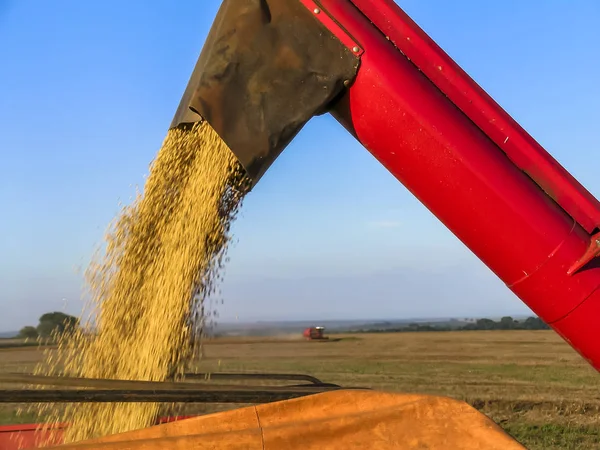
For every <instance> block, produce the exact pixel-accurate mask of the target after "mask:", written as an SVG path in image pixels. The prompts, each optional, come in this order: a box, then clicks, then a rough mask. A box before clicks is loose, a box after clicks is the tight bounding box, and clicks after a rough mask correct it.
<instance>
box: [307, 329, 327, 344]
mask: <svg viewBox="0 0 600 450" xmlns="http://www.w3.org/2000/svg"><path fill="white" fill-rule="evenodd" d="M302 335H303V336H304V338H305V339H306V340H308V341H325V340H327V339H329V337H327V336H325V328H324V327H310V328H307V329H306V330H304V333H302Z"/></svg>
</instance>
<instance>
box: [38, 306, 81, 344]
mask: <svg viewBox="0 0 600 450" xmlns="http://www.w3.org/2000/svg"><path fill="white" fill-rule="evenodd" d="M78 326H79V319H78V318H77V317H74V316H70V315H68V314H65V313H61V312H51V313H46V314H43V315H42V316H41V317H40V323H39V324H38V326H37V332H38V334H39V335H40V336H41V337H45V338H48V337H51V336H53V335H54V334H58V335H60V334H63V333H65V332H69V331H73V330H74V329H76V328H77V327H78Z"/></svg>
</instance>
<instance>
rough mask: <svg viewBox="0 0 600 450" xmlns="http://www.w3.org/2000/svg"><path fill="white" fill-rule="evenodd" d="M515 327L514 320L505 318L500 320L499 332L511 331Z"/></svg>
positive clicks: (508, 317)
mask: <svg viewBox="0 0 600 450" xmlns="http://www.w3.org/2000/svg"><path fill="white" fill-rule="evenodd" d="M513 328H516V327H515V319H513V318H512V317H510V316H506V317H503V318H501V319H500V329H501V330H512V329H513Z"/></svg>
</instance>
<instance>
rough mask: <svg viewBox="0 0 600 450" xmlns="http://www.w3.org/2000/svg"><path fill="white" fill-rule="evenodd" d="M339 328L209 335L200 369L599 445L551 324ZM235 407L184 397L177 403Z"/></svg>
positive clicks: (1, 355) (590, 385)
mask: <svg viewBox="0 0 600 450" xmlns="http://www.w3.org/2000/svg"><path fill="white" fill-rule="evenodd" d="M341 337H343V339H342V340H340V341H337V342H330V343H311V342H305V341H302V340H300V339H298V340H297V341H294V340H290V339H273V340H269V339H264V338H261V339H228V340H227V341H215V342H208V343H207V345H206V347H205V359H204V360H203V361H202V362H201V365H200V368H201V369H202V370H203V371H217V370H221V371H253V372H299V373H307V374H310V375H314V376H316V377H318V378H320V379H321V380H322V381H326V382H332V383H338V384H341V385H344V386H363V387H369V388H373V389H380V390H387V391H398V392H419V393H428V394H437V395H447V396H451V397H454V398H459V399H463V400H466V401H468V402H470V403H471V404H473V405H475V406H476V407H477V408H479V409H480V410H482V411H484V412H485V413H487V414H488V415H490V416H491V417H492V418H493V419H494V420H496V421H497V422H498V423H500V424H501V425H502V426H503V427H504V428H505V429H506V430H507V431H508V432H510V433H511V434H513V435H514V436H515V437H516V438H517V439H519V441H521V442H522V443H524V444H525V445H526V446H527V447H528V448H531V449H559V448H560V449H570V448H572V449H592V448H600V394H599V392H600V375H599V374H598V373H597V372H596V371H594V370H593V369H592V368H591V367H590V366H589V365H588V364H587V363H586V362H585V361H583V359H582V358H581V357H579V356H578V355H577V354H576V353H575V352H574V351H573V350H572V349H571V348H570V347H569V346H568V345H567V344H565V343H564V342H563V341H562V340H561V339H560V338H559V337H558V336H556V335H555V334H554V333H553V332H548V331H505V332H502V331H491V332H483V331H473V332H456V333H448V332H446V333H397V334H371V335H369V334H361V335H356V336H341ZM38 359H39V353H38V352H37V351H36V350H35V349H23V350H21V351H16V350H6V351H2V352H0V361H2V363H1V365H0V371H2V372H8V371H15V370H22V371H27V370H31V368H32V367H33V366H34V365H35V363H36V361H38ZM233 406H235V405H233ZM233 406H232V405H204V406H202V405H198V406H186V407H182V408H181V409H180V410H179V411H178V412H182V413H204V412H211V411H215V410H223V409H227V408H230V407H233ZM5 411H6V410H5ZM7 414H10V413H8V412H7ZM7 418H8V416H7Z"/></svg>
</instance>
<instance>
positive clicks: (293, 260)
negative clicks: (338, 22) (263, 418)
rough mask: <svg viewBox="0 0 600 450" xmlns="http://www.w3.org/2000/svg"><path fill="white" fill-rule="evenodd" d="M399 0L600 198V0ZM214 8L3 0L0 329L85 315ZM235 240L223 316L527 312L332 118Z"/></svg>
mask: <svg viewBox="0 0 600 450" xmlns="http://www.w3.org/2000/svg"><path fill="white" fill-rule="evenodd" d="M399 3H400V4H401V6H402V7H403V8H404V9H405V10H406V11H407V12H408V13H409V14H410V15H411V16H412V17H413V18H414V19H415V20H416V22H417V23H418V24H419V25H421V26H422V27H423V28H424V29H425V31H427V32H428V33H429V34H430V35H431V36H432V37H433V38H434V39H435V40H436V41H437V42H438V43H439V44H440V45H441V46H442V47H443V48H444V49H445V50H446V51H447V52H448V53H450V55H451V56H452V57H453V58H454V59H455V60H456V61H457V62H458V63H459V64H461V65H462V66H463V67H464V68H465V69H466V70H467V72H469V73H470V74H471V76H473V77H474V78H475V79H476V80H477V81H478V82H479V83H480V84H481V85H482V86H483V87H484V88H485V89H486V90H487V91H488V92H489V93H490V94H491V95H492V96H493V97H494V98H495V99H496V100H498V101H499V102H500V104H501V105H503V106H504V107H505V109H507V110H508V111H509V113H511V114H512V115H513V116H514V117H515V118H516V119H517V120H518V121H520V122H521V124H522V125H523V126H524V127H525V128H526V129H527V130H528V131H529V132H530V133H531V134H532V135H533V136H534V137H535V138H536V139H538V140H539V141H540V142H541V143H542V145H544V146H545V147H546V148H547V149H548V150H549V151H550V152H551V153H552V154H553V155H554V156H555V157H556V158H557V159H558V160H559V161H560V162H561V163H562V164H563V165H565V166H566V167H567V168H568V169H569V170H570V171H571V172H572V173H573V174H574V175H575V176H576V177H577V178H578V179H579V180H580V181H581V182H583V183H584V185H585V186H586V187H588V189H590V190H591V191H592V192H593V193H594V194H596V195H600V181H599V180H598V177H597V170H598V165H599V164H600V163H596V161H597V158H594V156H596V155H597V154H598V153H597V152H598V149H599V148H600V127H599V126H598V120H599V118H600V107H599V106H598V105H600V87H599V85H598V73H599V72H600V60H599V59H598V58H597V55H598V48H600V29H599V28H598V26H597V23H598V20H599V19H600V3H598V2H597V1H596V0H572V1H570V2H565V1H564V0H546V1H544V2H523V1H517V0H511V1H503V2H481V1H471V0H468V1H467V0H465V1H459V2H447V1H442V0H430V1H427V2H422V1H419V0H406V1H402V2H399ZM175 4H176V5H177V7H176V8H174V7H173V5H175ZM218 4H219V1H217V0H202V1H197V0H196V1H193V0H178V1H177V2H172V1H166V0H160V1H159V0H153V1H145V0H129V1H127V2H122V1H116V0H103V1H97V0H96V1H91V0H90V1H85V2H82V1H75V0H62V1H60V2H42V1H39V0H38V1H34V0H0V61H1V62H0V64H1V66H0V67H1V70H0V156H1V160H0V161H1V163H0V205H2V209H1V210H0V287H1V289H0V307H1V310H2V314H1V315H0V331H2V330H14V329H18V328H20V327H21V326H23V325H25V324H28V323H30V324H32V323H35V322H36V320H37V317H39V316H40V315H41V314H42V313H44V312H46V311H49V310H56V309H58V310H62V309H63V308H65V307H66V310H67V311H68V312H71V313H78V312H79V310H80V301H79V297H80V292H81V284H82V283H81V270H82V269H83V268H85V266H86V265H87V262H88V261H89V258H90V256H91V254H92V251H93V249H94V248H95V246H96V245H98V244H100V243H101V241H102V236H103V232H104V229H105V227H106V225H107V224H108V222H109V221H110V220H111V219H112V218H113V217H114V215H115V214H116V213H117V211H118V202H119V201H122V202H129V200H130V197H131V195H132V194H133V193H134V188H135V185H141V184H143V176H144V174H145V173H147V168H148V164H149V163H150V161H151V160H152V158H153V157H154V156H155V154H156V151H157V150H158V147H159V146H160V144H161V142H162V139H163V137H164V135H165V133H166V129H167V127H168V125H169V123H170V120H171V117H172V115H173V113H174V111H175V108H176V107H177V104H178V102H179V99H180V96H181V94H182V92H183V90H184V88H185V85H186V83H187V80H188V77H189V75H190V72H191V70H192V68H193V66H194V63H195V61H196V58H197V56H198V53H199V51H200V49H201V47H202V44H203V41H204V38H205V36H206V33H207V32H208V28H209V26H210V23H211V22H212V19H213V17H214V14H215V13H216V10H217V7H218ZM235 233H236V237H237V239H238V243H237V244H236V246H235V247H234V248H233V249H232V251H231V253H230V254H231V264H230V265H229V267H228V270H227V276H226V282H225V285H224V286H223V295H224V299H225V303H224V305H222V306H221V307H220V308H219V312H220V315H221V318H222V320H231V319H233V318H235V317H236V316H237V317H238V318H239V320H255V319H304V318H323V319H325V318H327V319H335V318H362V317H367V318H402V317H414V316H429V317H432V316H433V317H435V316H447V315H459V316H481V315H499V314H519V313H526V312H527V309H526V308H525V307H524V306H523V305H522V304H521V303H520V301H519V300H518V299H516V298H515V297H514V296H513V295H512V294H511V293H510V292H509V291H508V290H507V289H506V288H505V287H504V286H503V285H502V283H501V282H500V281H498V280H497V279H496V278H495V277H494V276H493V275H492V274H491V273H490V271H489V270H488V269H487V268H485V267H484V266H483V265H482V264H481V263H480V262H479V261H478V260H477V259H476V258H475V257H474V256H473V255H472V254H471V253H470V252H469V251H468V250H467V249H466V248H464V246H463V245H462V244H461V243H460V242H458V241H457V239H456V238H454V237H453V236H452V235H451V234H450V233H449V232H448V231H447V230H446V229H445V228H444V227H443V226H442V225H440V224H439V223H438V222H437V220H436V219H435V218H434V217H433V216H432V215H431V214H430V213H429V212H428V211H427V210H425V208H424V207H422V206H421V205H420V204H419V203H418V202H417V201H416V200H415V199H414V198H412V196H411V195H410V194H409V193H408V192H407V191H406V190H405V188H404V187H402V186H401V185H400V184H399V183H398V182H397V181H396V180H395V179H394V178H392V176H391V175H390V174H389V173H387V172H386V170H385V169H383V168H382V167H381V166H380V165H379V164H378V163H377V162H376V161H375V160H374V159H373V158H372V157H371V156H370V155H369V153H368V152H366V151H365V150H364V149H362V148H361V147H360V146H359V145H358V144H357V143H356V142H354V140H353V139H352V138H351V137H350V136H349V135H348V134H347V133H346V132H345V131H344V130H343V129H341V127H340V126H339V125H338V124H337V123H336V122H335V121H334V120H333V119H331V118H329V117H322V118H319V119H316V120H314V121H313V122H311V123H310V124H309V126H307V127H306V128H305V130H303V132H302V133H301V135H300V136H298V138H297V139H296V140H295V141H294V142H293V144H292V145H291V146H290V147H288V149H287V150H286V151H285V152H284V154H283V155H282V156H281V158H280V159H279V160H277V161H276V163H275V164H274V165H273V166H272V168H271V170H270V171H269V172H268V173H267V174H266V175H265V176H264V178H263V179H262V180H261V182H260V183H259V185H258V186H257V187H256V189H255V190H254V191H253V192H252V193H251V194H250V195H249V197H248V198H247V200H246V203H245V207H244V211H243V214H242V216H241V217H240V219H239V221H238V222H237V223H236V226H235ZM65 305H66V306H65Z"/></svg>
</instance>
